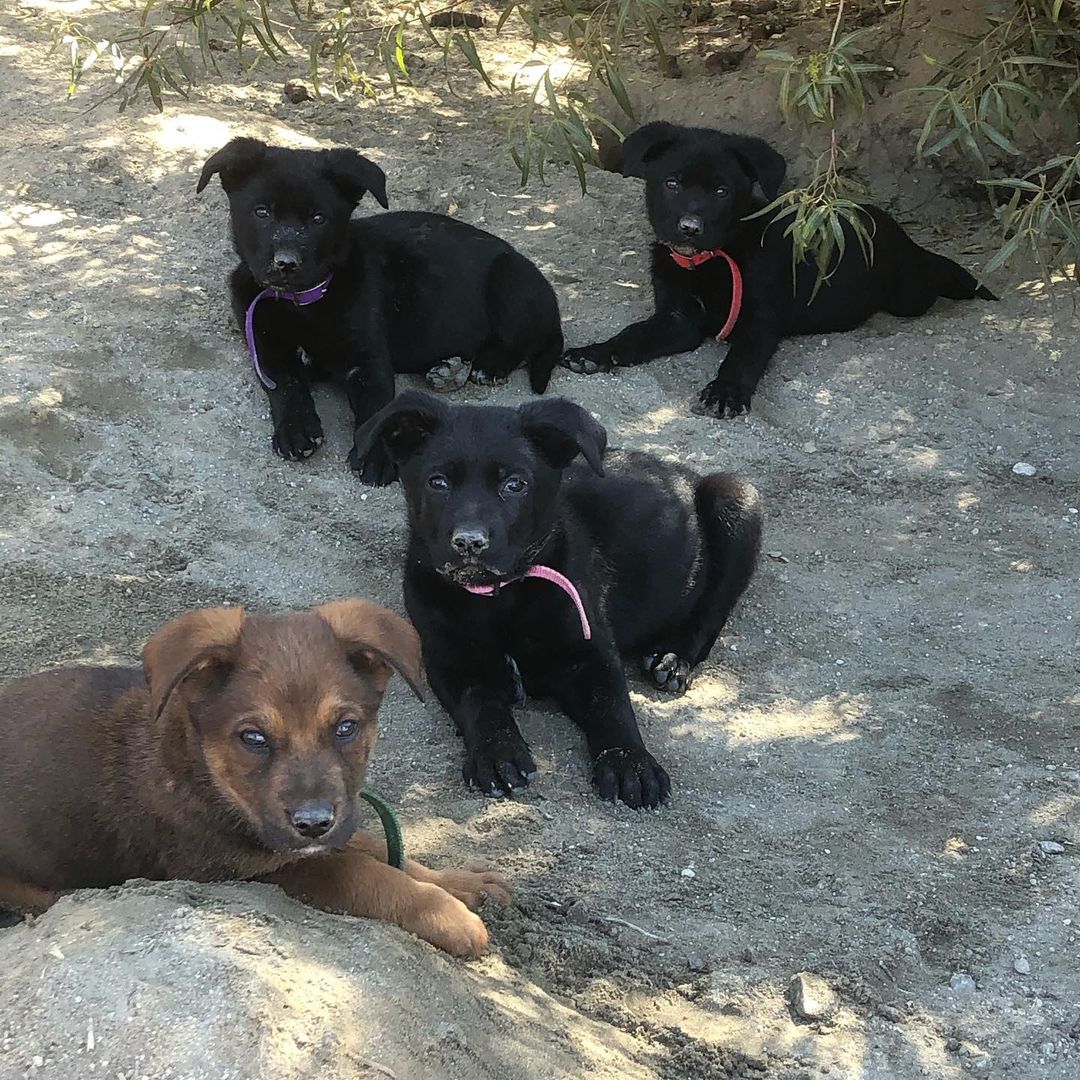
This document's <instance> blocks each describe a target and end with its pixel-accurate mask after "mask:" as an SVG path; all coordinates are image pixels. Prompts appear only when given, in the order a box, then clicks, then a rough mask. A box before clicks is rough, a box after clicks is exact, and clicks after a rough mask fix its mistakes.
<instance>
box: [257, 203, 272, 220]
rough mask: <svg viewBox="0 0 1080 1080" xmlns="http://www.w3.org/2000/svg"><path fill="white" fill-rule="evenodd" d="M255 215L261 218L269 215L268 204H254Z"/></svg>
mask: <svg viewBox="0 0 1080 1080" xmlns="http://www.w3.org/2000/svg"><path fill="white" fill-rule="evenodd" d="M255 216H256V217H261V218H268V217H269V216H270V207H269V206H256V207H255Z"/></svg>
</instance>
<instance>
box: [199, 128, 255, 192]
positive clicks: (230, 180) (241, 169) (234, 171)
mask: <svg viewBox="0 0 1080 1080" xmlns="http://www.w3.org/2000/svg"><path fill="white" fill-rule="evenodd" d="M266 151H267V145H266V143H264V142H259V140H258V139H248V138H240V139H230V140H229V142H227V143H226V144H225V145H224V146H223V147H222V148H221V149H220V150H219V151H218V152H217V153H216V154H214V155H213V156H212V157H210V158H209V159H208V160H207V162H206V164H205V165H204V166H203V170H202V175H201V176H200V177H199V183H198V185H197V186H196V188H195V193H196V194H198V193H199V192H200V191H202V189H203V188H204V187H206V185H207V184H209V183H210V178H211V177H212V176H213V175H214V173H221V186H222V187H223V188H224V189H225V190H226V191H232V190H234V189H235V188H237V187H239V186H240V184H241V183H242V182H243V181H244V178H245V177H246V176H247V175H248V174H249V173H252V172H254V171H255V170H256V169H257V168H258V167H259V166H260V165H261V164H262V160H263V158H264V157H265V156H266Z"/></svg>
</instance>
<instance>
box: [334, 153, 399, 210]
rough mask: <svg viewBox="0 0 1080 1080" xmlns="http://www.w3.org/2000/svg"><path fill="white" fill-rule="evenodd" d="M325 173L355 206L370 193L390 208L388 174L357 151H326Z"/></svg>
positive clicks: (383, 206) (382, 204)
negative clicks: (387, 190)
mask: <svg viewBox="0 0 1080 1080" xmlns="http://www.w3.org/2000/svg"><path fill="white" fill-rule="evenodd" d="M322 158H323V172H324V173H325V174H326V176H327V177H328V178H329V179H330V180H331V182H332V183H334V184H336V185H337V187H338V188H340V189H341V191H342V192H343V193H344V194H345V195H346V196H347V197H348V198H350V199H352V201H353V205H354V206H355V205H356V204H357V203H358V202H359V201H360V200H361V199H362V198H363V197H364V192H366V191H370V192H371V194H372V195H374V196H375V198H376V200H377V201H378V203H379V205H380V206H381V207H382V208H383V209H384V210H386V209H388V208H389V205H390V204H389V203H388V202H387V201H386V173H384V172H383V171H382V169H380V168H379V166H378V165H376V164H375V162H374V161H368V159H367V158H366V157H364V155H363V154H359V153H357V152H356V151H355V150H342V149H338V150H324V151H323V154H322Z"/></svg>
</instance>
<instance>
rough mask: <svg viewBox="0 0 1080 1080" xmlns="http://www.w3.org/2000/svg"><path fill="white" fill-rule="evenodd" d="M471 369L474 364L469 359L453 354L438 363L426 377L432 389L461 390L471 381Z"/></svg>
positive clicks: (446, 391)
mask: <svg viewBox="0 0 1080 1080" xmlns="http://www.w3.org/2000/svg"><path fill="white" fill-rule="evenodd" d="M471 371H472V364H471V363H470V362H469V361H468V360H466V359H465V358H464V357H461V356H451V357H449V358H448V359H446V360H443V361H442V362H441V363H439V364H436V365H435V366H434V367H433V368H432V369H431V370H430V371H429V372H428V373H427V375H425V376H424V378H426V379H427V383H428V386H430V387H431V389H432V390H434V391H436V392H437V393H440V394H446V393H449V392H450V391H451V390H460V389H461V388H462V387H463V386H464V385H465V384H466V383H467V382H468V381H469V374H470V372H471Z"/></svg>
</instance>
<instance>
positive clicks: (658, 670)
mask: <svg viewBox="0 0 1080 1080" xmlns="http://www.w3.org/2000/svg"><path fill="white" fill-rule="evenodd" d="M641 666H642V667H643V668H644V669H645V674H646V675H648V676H649V677H650V678H651V679H652V681H653V682H654V683H655V684H656V686H657V689H659V690H663V691H665V692H666V693H669V694H685V693H686V691H687V690H689V689H690V684H691V683H692V682H693V681H694V669H693V668H692V667H691V666H690V664H689V663H687V662H686V661H685V660H684V659H683V658H682V657H681V656H677V655H676V654H675V653H672V652H669V653H653V654H652V655H651V656H646V657H643V658H642V661H641Z"/></svg>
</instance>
